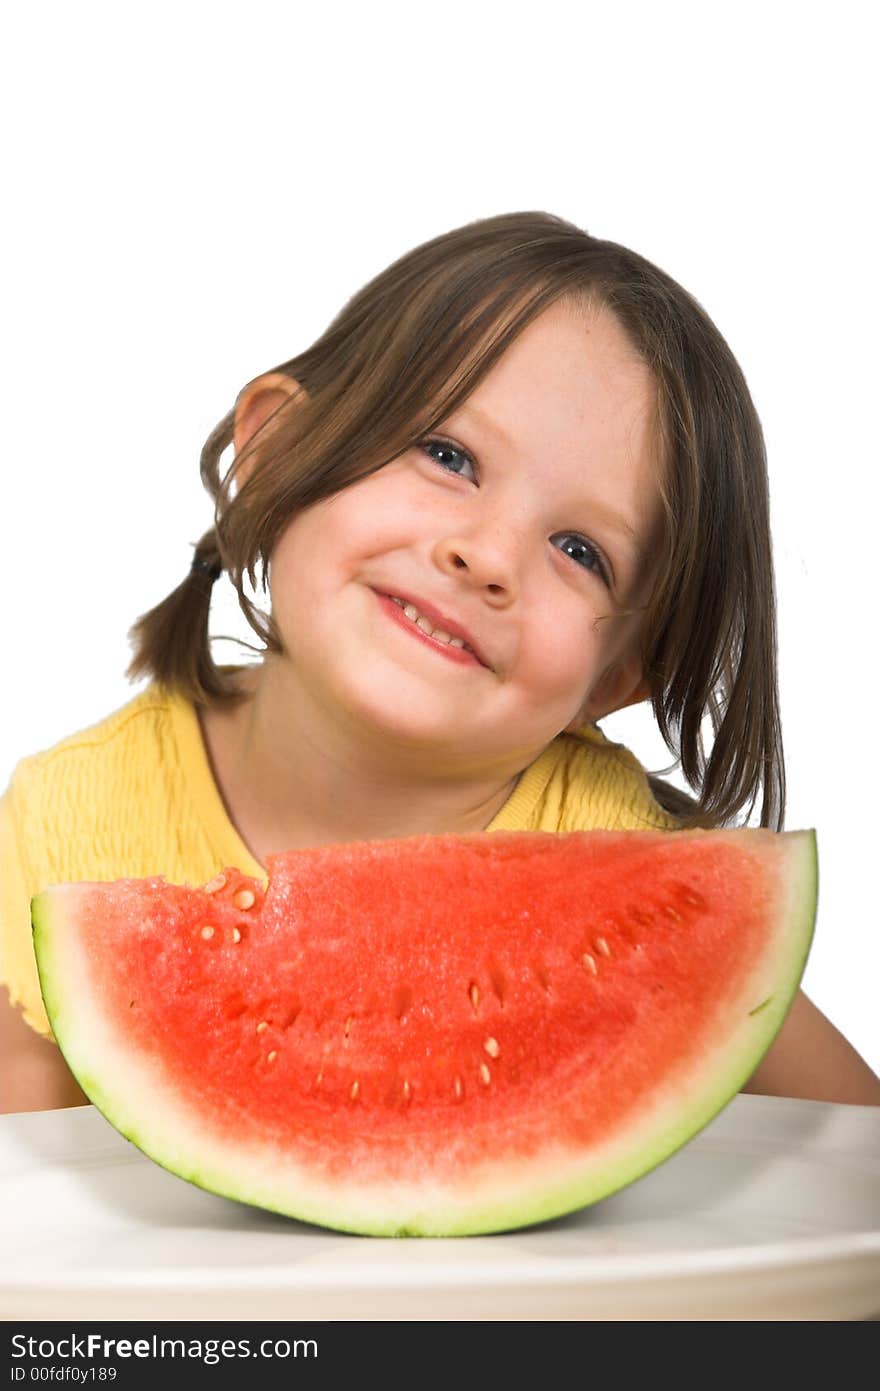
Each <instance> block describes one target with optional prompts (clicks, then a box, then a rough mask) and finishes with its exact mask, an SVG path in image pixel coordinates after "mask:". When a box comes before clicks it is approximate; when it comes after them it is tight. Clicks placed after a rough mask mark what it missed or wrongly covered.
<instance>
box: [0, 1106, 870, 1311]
mask: <svg viewBox="0 0 880 1391" xmlns="http://www.w3.org/2000/svg"><path fill="white" fill-rule="evenodd" d="M0 1205H2V1212H3V1219H2V1231H3V1243H2V1246H3V1251H2V1256H0V1317H3V1318H5V1319H12V1318H15V1319H62V1318H63V1319H83V1318H106V1319H148V1320H150V1321H154V1320H160V1319H247V1320H251V1319H283V1320H300V1319H413V1318H416V1319H862V1318H871V1317H876V1316H877V1315H878V1314H880V1108H874V1107H867V1106H837V1105H829V1104H826V1103H823V1102H814V1101H794V1100H787V1099H780V1098H771V1097H759V1096H737V1097H735V1098H734V1100H733V1101H732V1102H731V1103H730V1105H729V1106H728V1107H727V1108H726V1109H725V1110H724V1111H723V1112H722V1113H721V1115H720V1116H717V1117H716V1119H715V1120H714V1121H712V1123H711V1124H710V1125H709V1126H707V1127H706V1129H705V1130H704V1131H702V1133H701V1134H700V1135H698V1136H696V1137H695V1138H694V1139H693V1140H692V1141H691V1142H690V1143H689V1144H688V1145H686V1146H685V1147H684V1149H682V1150H680V1151H679V1152H678V1153H677V1154H676V1155H673V1156H672V1158H671V1159H668V1160H667V1161H666V1162H665V1163H664V1164H662V1165H661V1166H660V1168H659V1169H655V1170H654V1171H653V1173H651V1174H647V1175H646V1176H645V1177H644V1178H642V1179H639V1180H638V1181H637V1182H636V1183H634V1184H631V1185H630V1187H629V1188H626V1189H624V1190H623V1191H622V1192H620V1193H618V1194H616V1195H615V1196H614V1197H611V1198H606V1199H605V1200H604V1202H601V1203H598V1204H597V1205H596V1206H594V1207H592V1208H588V1209H585V1210H583V1211H581V1212H578V1213H574V1214H572V1215H571V1216H569V1217H565V1218H561V1219H559V1220H557V1221H554V1222H550V1223H547V1224H545V1225H543V1226H540V1227H532V1228H530V1229H528V1230H525V1231H520V1232H511V1233H505V1234H503V1235H498V1236H486V1237H459V1238H457V1239H445V1240H443V1239H437V1238H434V1239H422V1240H419V1239H412V1238H410V1239H398V1240H394V1239H374V1238H369V1237H358V1236H346V1235H343V1234H341V1233H334V1232H330V1231H323V1230H322V1229H320V1228H318V1227H312V1226H308V1225H306V1224H305V1223H300V1222H294V1221H291V1220H289V1219H288V1218H284V1217H280V1216H278V1215H277V1214H273V1213H268V1212H263V1211H260V1210H259V1209H256V1208H251V1207H246V1206H243V1205H241V1204H239V1203H234V1202H231V1201H229V1200H227V1199H224V1198H218V1197H216V1196H214V1195H213V1194H210V1193H206V1192H203V1191H202V1190H201V1189H199V1188H195V1187H193V1186H192V1185H190V1184H188V1183H185V1182H184V1181H183V1180H182V1179H178V1178H176V1177H175V1176H174V1175H172V1174H169V1173H167V1172H166V1171H165V1170H164V1169H161V1168H159V1166H158V1165H156V1164H154V1163H153V1162H152V1161H151V1160H149V1159H146V1158H145V1157H144V1156H143V1155H142V1154H141V1153H140V1151H139V1150H137V1149H136V1148H135V1147H134V1146H133V1145H131V1144H130V1143H129V1142H128V1141H127V1140H125V1139H123V1138H122V1136H120V1135H119V1134H117V1132H116V1131H115V1130H113V1129H112V1127H111V1126H110V1125H109V1124H108V1123H107V1122H106V1121H105V1120H104V1118H103V1117H102V1116H101V1115H100V1113H99V1112H98V1111H96V1110H95V1108H94V1107H92V1106H86V1107H80V1108H77V1109H74V1110H67V1111H41V1112H33V1113H29V1114H28V1113H25V1114H21V1115H13V1116H3V1117H0Z"/></svg>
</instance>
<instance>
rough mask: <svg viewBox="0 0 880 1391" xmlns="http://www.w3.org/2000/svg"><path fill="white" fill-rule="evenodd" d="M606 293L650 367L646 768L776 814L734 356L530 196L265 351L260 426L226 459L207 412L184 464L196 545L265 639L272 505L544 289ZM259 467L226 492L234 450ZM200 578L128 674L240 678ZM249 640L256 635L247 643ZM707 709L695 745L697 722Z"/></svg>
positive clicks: (194, 691)
mask: <svg viewBox="0 0 880 1391" xmlns="http://www.w3.org/2000/svg"><path fill="white" fill-rule="evenodd" d="M562 299H568V300H572V301H576V302H589V303H593V304H597V305H604V306H606V307H607V308H609V309H610V310H612V311H613V312H614V314H616V316H617V318H618V320H619V322H620V323H621V324H622V326H623V327H624V329H625V330H626V331H627V333H628V334H629V337H630V339H631V341H632V343H633V345H634V346H635V348H636V349H637V350H638V352H639V353H640V355H641V356H642V358H643V359H644V361H645V362H646V363H647V364H648V366H649V367H650V368H651V369H652V371H653V373H654V376H655V379H656V382H657V388H658V421H657V424H658V428H659V440H660V443H661V446H662V452H663V464H664V468H663V480H662V492H663V505H664V511H665V526H664V535H663V537H662V539H661V541H660V553H659V554H658V556H657V558H656V559H657V566H656V574H657V579H656V583H655V585H654V589H653V592H652V595H651V598H650V600H649V603H648V605H647V608H646V610H645V621H644V624H643V639H642V657H643V665H644V672H645V676H646V679H647V680H648V682H649V683H650V689H651V699H652V705H653V709H654V713H655V716H656V718H657V721H658V725H659V728H660V731H661V733H662V735H663V738H664V740H665V742H666V744H667V746H668V748H669V749H670V751H671V752H673V753H674V754H675V755H676V757H677V758H678V759H679V760H680V763H681V768H682V771H683V773H684V776H685V778H686V779H687V781H688V783H689V785H690V786H691V787H692V788H694V789H695V790H696V791H697V793H698V798H697V800H696V801H694V800H693V799H692V798H690V797H687V796H686V794H684V793H682V792H680V791H678V790H677V789H675V788H673V787H671V786H669V785H667V784H665V783H662V782H661V781H660V780H659V779H658V778H655V777H652V778H651V784H652V787H653V789H654V792H655V795H656V796H657V797H658V800H660V801H661V803H662V804H663V805H664V806H666V807H667V808H668V809H669V810H672V811H674V812H675V813H677V814H678V815H679V816H680V817H681V824H682V825H688V826H691V825H700V826H720V825H725V824H729V823H731V822H732V821H733V820H734V819H735V817H736V816H737V814H738V813H739V812H740V811H741V810H742V809H743V808H744V807H747V812H746V815H747V816H748V815H750V813H751V811H752V809H753V808H754V806H755V804H756V802H757V799H758V796H759V795H760V796H761V811H760V824H761V825H762V826H769V825H773V826H775V827H777V828H780V827H781V826H782V824H783V814H784V806H785V773H784V763H783V755H782V738H781V728H780V719H779V702H778V693H777V681H776V620H775V594H774V580H773V563H772V555H771V544H770V525H769V499H768V487H767V468H766V457H765V451H764V442H763V435H762V431H761V426H760V422H759V420H758V416H757V414H756V411H755V408H754V405H753V403H752V399H751V396H750V394H749V391H748V388H747V386H746V382H745V379H744V377H743V374H742V372H741V370H740V368H739V366H738V364H737V362H736V360H735V358H734V357H733V354H732V353H731V351H730V349H729V348H728V346H727V344H726V342H725V341H724V339H723V338H722V336H721V334H720V333H719V332H718V330H717V328H716V327H715V325H714V324H713V323H712V321H711V320H710V319H709V317H708V315H707V314H706V312H705V310H704V309H703V308H702V307H701V306H700V305H699V304H698V303H697V301H696V300H695V299H694V298H693V297H692V296H691V295H689V294H688V293H687V292H686V291H685V290H683V289H682V288H681V286H679V285H678V284H677V283H676V282H675V281H674V280H672V279H671V278H670V277H669V276H668V275H666V274H665V273H664V272H663V271H661V270H659V269H658V268H657V267H656V266H654V265H652V264H651V263H650V262H649V261H647V260H645V259H644V258H643V257H641V256H639V255H637V254H636V253H635V252H633V251H629V250H627V248H625V247H623V246H619V245H617V244H616V243H614V242H610V241H601V240H599V239H597V238H596V237H592V236H590V235H589V234H588V233H587V232H584V231H582V230H581V229H580V228H578V227H576V226H574V225H573V224H572V223H569V222H566V221H564V220H562V219H561V218H558V217H554V216H552V215H550V214H548V213H543V212H524V213H510V214H505V215H502V216H498V217H491V218H486V219H484V220H482V221H478V222H472V223H469V224H468V225H466V226H464V227H461V228H457V229H456V230H454V231H451V232H447V233H445V234H444V235H442V236H439V237H435V238H434V239H433V240H431V241H428V242H425V243H424V244H423V245H421V246H418V247H416V248H415V249H414V250H412V251H410V252H408V253H407V254H406V255H404V256H402V257H401V258H400V259H399V260H397V261H395V262H394V263H393V264H392V265H391V266H389V267H388V269H387V270H384V271H383V272H382V273H381V274H380V275H378V276H376V277H375V279H373V280H371V281H370V282H369V283H368V284H367V285H366V286H364V288H363V289H362V290H360V291H359V292H358V293H357V294H356V295H354V297H353V298H352V299H351V300H349V302H348V303H347V304H346V305H345V306H344V308H343V309H342V311H341V312H340V313H339V314H338V315H337V316H336V318H335V319H334V320H333V322H332V323H331V324H330V326H329V327H328V328H327V330H326V331H325V332H324V333H323V334H322V335H321V337H320V338H319V339H318V340H317V341H316V342H315V343H314V344H313V345H312V346H311V347H310V348H307V349H306V351H305V352H302V353H300V354H299V355H298V356H297V357H294V358H291V360H290V361H289V362H285V363H282V364H281V365H280V366H279V367H277V368H275V369H273V370H275V371H277V372H283V373H285V374H287V375H289V376H291V377H293V378H295V380H296V381H297V382H298V383H299V384H300V385H301V386H302V388H303V389H304V391H303V393H300V395H299V396H298V397H295V398H293V399H291V400H290V401H289V402H287V403H285V404H284V405H283V406H281V407H280V408H279V410H277V411H276V412H275V413H274V414H273V415H272V416H271V418H270V420H269V421H268V422H266V424H264V425H263V427H262V428H261V429H260V430H258V431H257V432H256V434H255V436H254V437H253V439H252V440H251V442H250V443H249V444H248V446H247V448H246V449H245V450H243V451H242V454H241V455H240V456H239V459H237V460H236V461H235V463H234V464H233V466H232V467H230V468H229V469H228V470H227V471H226V473H225V476H223V477H222V478H221V476H220V458H221V455H222V454H223V452H224V450H225V449H226V447H227V446H228V445H229V444H230V443H231V441H232V437H233V422H234V411H230V412H229V414H228V415H226V416H225V417H224V418H223V420H221V421H220V423H219V425H217V427H216V428H215V429H214V430H213V432H212V433H211V435H210V436H209V438H208V439H207V441H206V442H205V445H204V448H203V450H202V455H201V476H202V481H203V483H204V485H205V487H206V488H207V490H208V492H209V493H210V494H211V496H212V498H213V499H214V504H215V512H214V527H213V528H212V529H211V530H209V531H207V532H206V533H205V534H204V536H203V537H202V538H201V540H200V541H199V542H198V544H197V545H196V547H195V557H196V559H197V560H198V561H201V562H204V563H205V565H206V566H207V567H208V569H210V568H211V567H212V566H213V567H216V566H219V565H222V567H223V568H224V569H225V570H226V571H227V572H228V574H229V577H230V579H231V580H232V582H233V584H234V586H235V588H236V591H237V594H238V601H239V605H240V606H241V609H242V612H243V613H244V615H245V617H246V618H247V621H248V622H249V624H250V625H251V627H252V628H253V630H254V632H255V633H257V635H258V636H259V637H260V639H261V640H262V642H263V643H264V650H268V651H270V652H280V651H281V650H282V648H281V641H280V637H279V634H278V632H277V629H276V628H275V624H274V621H273V619H272V616H271V614H268V615H267V614H265V613H263V612H261V611H260V610H259V609H257V608H256V607H255V606H254V605H253V604H252V603H251V602H250V600H249V599H248V598H247V596H246V595H245V594H244V589H243V585H244V578H245V576H247V578H248V579H249V581H250V583H251V585H252V586H253V585H256V582H257V580H256V571H257V566H258V564H259V563H261V564H262V574H261V583H262V585H263V586H264V588H265V586H266V583H267V576H268V566H269V560H270V557H271V555H272V551H273V549H274V546H275V543H276V541H277V540H278V538H279V537H280V535H281V533H282V531H283V530H284V528H285V526H286V524H287V523H288V521H289V520H290V519H291V517H293V516H294V515H295V514H296V513H297V512H299V511H300V510H301V509H303V508H305V507H308V506H309V505H310V504H312V503H314V502H317V501H319V500H320V499H322V498H326V497H329V496H330V495H331V494H332V493H335V492H338V491H339V490H340V489H341V488H344V487H346V486H348V485H349V484H350V483H353V482H355V481H357V480H359V479H361V478H364V477H366V475H367V474H369V473H372V472H374V471H375V470H376V469H379V468H381V467H382V466H383V465H384V464H386V463H388V462H390V460H392V459H394V458H396V457H397V456H398V455H399V454H401V453H403V452H404V450H406V449H408V448H411V447H412V446H413V445H414V444H416V443H417V442H418V441H419V440H421V439H423V438H424V436H425V435H426V434H428V433H429V432H430V431H431V430H434V429H436V427H437V426H438V425H439V423H440V422H441V421H442V420H443V419H444V418H445V417H446V416H447V415H449V414H451V413H452V412H453V411H454V410H456V409H457V408H458V407H459V406H460V405H461V404H462V402H463V401H464V400H465V399H466V397H467V396H468V395H469V394H470V393H471V392H472V391H473V390H474V388H475V387H476V386H477V385H478V383H479V382H480V381H481V380H482V379H483V377H484V376H485V375H486V374H487V372H488V371H489V370H490V368H491V367H492V365H493V364H494V363H495V362H496V361H497V360H498V358H499V357H500V356H501V354H502V353H503V352H504V351H505V349H506V348H507V347H508V346H509V344H510V343H511V342H512V341H513V339H514V338H515V337H516V335H517V334H518V333H520V332H521V330H522V329H524V328H525V327H526V325H527V324H529V323H530V322H531V321H532V320H533V319H534V318H536V317H537V315H538V314H540V313H541V312H542V311H543V310H544V309H546V308H548V307H549V306H550V305H551V304H553V303H555V302H556V301H558V300H562ZM252 450H255V451H257V453H258V456H259V468H256V469H254V470H253V472H252V473H251V475H250V477H249V478H248V479H247V482H246V483H245V484H244V485H243V486H242V487H241V488H240V490H239V491H238V492H237V493H236V495H235V496H234V497H231V496H230V491H231V485H232V483H233V481H234V478H235V466H236V465H237V464H238V462H239V461H240V460H241V459H243V458H244V457H246V456H248V455H249V454H250V453H251V451H252ZM210 598H211V580H210V577H209V574H208V573H206V570H205V569H198V570H195V571H192V572H191V573H190V575H189V576H188V577H187V578H186V579H185V580H184V582H183V583H182V584H181V585H180V586H179V587H178V588H177V589H175V590H174V591H173V593H172V594H170V595H169V596H168V597H167V598H166V599H165V600H164V601H163V602H162V603H161V604H159V605H158V606H157V607H156V608H154V609H151V610H150V611H149V612H148V613H146V614H144V615H142V616H141V617H140V618H139V619H138V621H137V622H136V623H135V624H134V626H133V628H132V630H131V633H130V638H131V641H132V647H133V651H134V656H133V658H132V661H131V663H130V665H129V667H128V672H127V674H128V676H129V677H130V678H131V679H132V680H134V679H137V678H138V677H140V676H143V675H150V676H152V677H153V678H154V679H155V680H156V681H157V682H158V683H160V684H161V685H164V686H165V687H166V688H168V689H170V690H174V691H176V692H178V693H180V694H182V695H183V696H185V697H186V698H188V699H189V700H191V701H192V702H193V703H195V704H205V703H210V702H230V701H235V700H237V699H240V698H241V695H240V693H239V692H238V690H237V689H236V688H235V686H234V685H233V672H234V671H235V668H233V667H221V666H217V665H215V663H214V661H213V658H212V656H211V651H210V642H209V636H208V618H209V609H210ZM254 650H258V649H254ZM706 721H708V722H709V723H710V724H711V728H712V732H713V736H714V737H713V740H712V747H711V751H710V752H709V754H708V755H707V754H706V752H705V749H704V744H703V737H702V731H703V727H704V723H705V722H706Z"/></svg>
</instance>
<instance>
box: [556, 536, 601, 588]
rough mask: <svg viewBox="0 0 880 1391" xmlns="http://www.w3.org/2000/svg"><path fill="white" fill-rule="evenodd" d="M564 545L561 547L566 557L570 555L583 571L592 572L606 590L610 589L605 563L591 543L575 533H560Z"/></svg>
mask: <svg viewBox="0 0 880 1391" xmlns="http://www.w3.org/2000/svg"><path fill="white" fill-rule="evenodd" d="M559 535H560V536H561V537H562V539H563V541H564V542H565V545H564V546H562V547H561V549H562V550H564V551H565V553H566V555H570V556H571V558H572V560H574V561H575V562H576V563H577V564H578V565H580V566H582V567H583V569H585V570H593V571H594V572H595V573H596V574H597V575H598V576H599V579H600V580H601V581H602V583H603V584H604V585H607V586H608V588H610V587H611V584H610V581H609V579H608V571H607V569H606V568H605V562H604V560H603V559H602V557H601V555H600V554H599V552H598V551H597V550H596V547H595V546H594V545H593V544H592V542H590V541H588V540H587V539H586V537H585V536H579V535H578V534H577V532H569V531H562V532H560V533H559Z"/></svg>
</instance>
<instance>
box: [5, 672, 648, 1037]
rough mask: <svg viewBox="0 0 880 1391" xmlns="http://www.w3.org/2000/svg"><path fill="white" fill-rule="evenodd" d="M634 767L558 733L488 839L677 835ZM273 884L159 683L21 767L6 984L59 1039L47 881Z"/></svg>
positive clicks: (604, 746) (606, 744)
mask: <svg viewBox="0 0 880 1391" xmlns="http://www.w3.org/2000/svg"><path fill="white" fill-rule="evenodd" d="M674 825H675V820H674V818H673V817H672V816H671V815H669V814H668V813H667V812H665V811H664V810H663V809H662V808H661V807H660V806H659V805H658V803H657V802H656V801H655V799H654V797H653V796H652V794H651V791H650V788H649V786H648V781H647V777H646V775H645V772H644V770H643V768H642V767H641V765H640V764H639V762H638V760H637V759H636V758H634V756H633V755H632V754H631V753H630V752H629V750H628V749H626V748H624V747H623V745H621V744H614V743H611V742H610V741H609V740H607V739H606V738H605V736H604V735H603V734H602V733H601V731H600V730H599V729H598V728H596V727H595V726H593V725H584V726H582V727H581V728H580V729H579V730H578V732H577V734H560V735H558V736H557V737H556V738H555V739H554V740H553V741H552V743H551V744H549V745H548V747H547V748H546V749H545V750H544V752H543V753H542V754H541V755H540V756H539V757H538V758H537V759H536V760H535V761H534V763H532V764H530V765H529V767H528V768H526V769H525V771H524V772H523V773H522V775H521V776H520V778H519V781H518V782H517V785H516V787H515V788H514V790H513V792H512V793H511V795H510V797H509V798H508V800H507V801H506V802H505V803H504V805H503V806H502V808H501V809H500V811H499V812H498V813H497V814H496V816H495V817H494V818H493V820H492V821H491V823H490V824H489V825H488V826H487V827H486V830H487V831H553V832H565V831H583V830H595V829H603V828H604V829H608V830H652V829H654V830H670V829H672V828H673V827H674ZM233 866H234V867H236V868H238V869H240V870H242V871H243V873H245V874H248V875H251V876H252V877H254V878H256V879H259V880H260V881H261V882H262V883H263V884H264V885H265V884H266V883H267V876H266V872H265V869H264V867H263V866H262V865H261V864H260V863H259V861H258V860H256V859H255V858H254V856H253V854H252V853H251V851H250V850H249V849H248V847H247V845H246V844H245V843H244V841H243V840H242V839H241V837H240V835H239V834H238V831H237V830H236V828H235V826H234V825H233V823H232V821H231V820H230V819H229V816H228V814H227V811H226V807H225V805H224V802H223V799H222V797H221V794H220V790H219V788H218V787H217V784H216V782H215V780H214V775H213V772H212V769H211V764H210V760H209V757H208V753H207V750H206V748H205V743H204V739H203V736H202V730H201V725H200V723H199V718H198V714H197V711H196V708H195V707H194V706H193V705H192V704H191V703H190V702H189V701H187V700H185V699H183V698H182V697H180V696H177V695H173V694H170V693H168V692H167V691H165V690H164V689H163V688H160V687H158V686H156V685H152V686H148V687H147V689H146V690H144V691H143V692H142V693H141V694H140V695H138V696H136V697H135V698H134V699H133V700H131V701H130V702H129V703H128V704H126V705H124V706H123V707H122V708H121V709H119V710H117V711H115V712H114V713H113V714H111V715H110V716H108V717H107V718H106V719H104V720H102V721H101V722H100V723H98V724H94V725H91V726H89V727H88V728H87V729H83V730H81V731H79V732H78V733H76V734H73V735H70V736H69V737H68V738H65V739H62V740H61V742H60V743H58V744H55V745H54V746H53V747H51V748H49V749H46V750H44V751H43V752H40V753H36V754H33V755H31V756H29V757H26V758H24V759H22V760H21V762H19V763H18V764H17V765H16V767H15V769H14V771H13V774H12V777H11V779H10V782H9V786H8V787H7V789H6V791H5V793H4V795H3V798H2V800H0V983H2V984H4V985H5V986H6V988H7V990H8V992H9V997H10V999H11V1001H12V1002H13V1004H17V1005H20V1006H21V1008H22V1011H23V1014H24V1017H25V1019H26V1020H27V1022H28V1024H30V1025H31V1027H32V1028H34V1029H36V1030H37V1032H38V1033H40V1034H43V1035H44V1036H45V1037H47V1038H50V1039H51V1038H52V1031H51V1028H50V1025H49V1021H48V1019H47V1017H46V1011H45V1009H44V1006H43V1000H42V996H41V993H40V984H39V977H38V974H37V966H36V959H35V957H34V950H33V943H32V938H31V917H30V901H31V898H32V897H33V896H34V895H36V894H38V893H40V892H41V891H42V890H43V889H44V888H46V887H48V886H49V885H50V884H66V883H72V882H75V881H77V880H90V881H96V880H98V881H100V880H113V879H129V878H146V877H149V876H151V875H160V874H161V875H164V876H165V878H166V879H167V880H169V881H170V882H172V883H179V884H185V883H188V884H193V885H195V884H200V883H206V882H207V881H208V880H209V879H211V878H213V876H214V875H215V874H216V873H218V871H219V870H221V869H224V868H227V867H233Z"/></svg>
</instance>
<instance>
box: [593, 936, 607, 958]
mask: <svg viewBox="0 0 880 1391" xmlns="http://www.w3.org/2000/svg"><path fill="white" fill-rule="evenodd" d="M596 951H598V952H601V953H602V955H603V956H610V955H611V948H610V947H609V945H608V943H607V942H606V941H605V938H604V937H597V938H596Z"/></svg>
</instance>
